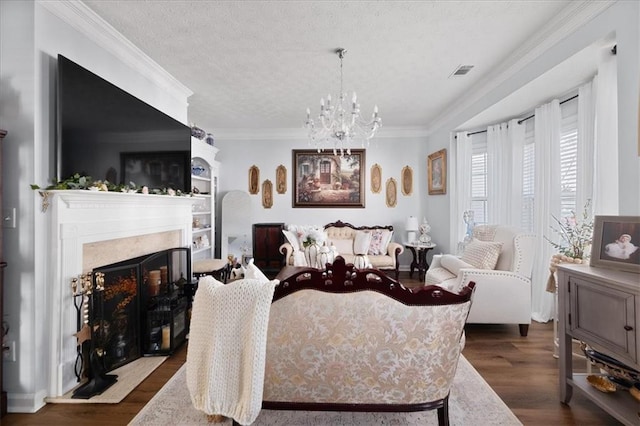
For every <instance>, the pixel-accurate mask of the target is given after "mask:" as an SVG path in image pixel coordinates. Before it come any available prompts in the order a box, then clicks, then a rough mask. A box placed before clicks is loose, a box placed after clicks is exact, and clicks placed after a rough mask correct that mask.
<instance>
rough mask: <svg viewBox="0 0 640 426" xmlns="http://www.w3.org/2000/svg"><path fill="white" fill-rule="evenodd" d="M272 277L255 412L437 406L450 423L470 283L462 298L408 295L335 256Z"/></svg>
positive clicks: (432, 290) (435, 291) (425, 292)
mask: <svg viewBox="0 0 640 426" xmlns="http://www.w3.org/2000/svg"><path fill="white" fill-rule="evenodd" d="M291 270H295V272H294V273H293V275H289V276H287V275H288V274H289V271H291ZM277 278H278V279H280V283H279V284H278V285H277V286H276V289H275V292H274V296H273V302H272V304H271V311H270V316H269V326H268V330H267V348H266V364H265V376H264V387H263V398H262V399H263V403H262V408H266V409H301V410H331V411H418V410H429V409H437V410H438V420H439V424H441V425H442V424H448V398H449V391H450V388H451V384H452V381H453V378H454V376H455V373H456V368H457V365H458V359H459V355H460V352H461V350H462V348H463V346H464V324H465V321H466V319H467V315H468V313H469V308H470V305H471V297H472V294H473V288H474V284H473V283H469V285H468V286H467V287H465V288H464V289H463V290H462V291H461V292H460V293H459V294H454V293H450V292H447V291H446V290H444V289H442V288H440V287H437V286H430V287H423V288H421V289H420V290H414V291H412V290H409V289H408V288H405V287H403V286H402V285H401V284H399V283H398V282H397V281H395V280H393V279H391V278H389V277H387V276H386V275H385V274H384V273H382V272H380V271H378V270H375V269H368V270H367V269H365V270H358V269H355V268H353V265H348V264H345V262H344V259H342V258H341V257H338V258H337V259H336V260H335V262H334V263H333V264H329V265H327V269H326V270H321V269H315V268H286V267H285V268H284V269H283V270H282V271H281V272H280V274H279V275H278V277H277Z"/></svg>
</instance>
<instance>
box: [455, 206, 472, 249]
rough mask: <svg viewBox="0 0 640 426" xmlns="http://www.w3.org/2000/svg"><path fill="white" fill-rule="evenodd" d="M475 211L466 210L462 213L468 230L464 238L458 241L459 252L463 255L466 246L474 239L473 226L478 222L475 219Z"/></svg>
mask: <svg viewBox="0 0 640 426" xmlns="http://www.w3.org/2000/svg"><path fill="white" fill-rule="evenodd" d="M474 216H475V213H474V211H473V210H465V211H464V212H463V213H462V220H463V221H464V223H465V225H466V231H465V234H464V239H463V240H462V241H460V242H459V243H458V250H457V254H459V255H461V254H462V253H464V249H465V247H467V244H469V243H470V242H471V241H472V240H473V228H474V227H475V226H476V222H475V220H474Z"/></svg>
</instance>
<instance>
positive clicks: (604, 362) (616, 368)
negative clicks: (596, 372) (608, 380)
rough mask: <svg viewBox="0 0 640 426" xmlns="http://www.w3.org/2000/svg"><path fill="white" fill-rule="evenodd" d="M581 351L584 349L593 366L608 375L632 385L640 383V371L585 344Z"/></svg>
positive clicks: (581, 346) (582, 344)
mask: <svg viewBox="0 0 640 426" xmlns="http://www.w3.org/2000/svg"><path fill="white" fill-rule="evenodd" d="M580 349H582V352H584V355H585V357H586V358H587V360H588V361H589V362H590V363H591V364H593V365H594V366H596V367H597V368H601V369H602V370H604V371H606V372H607V374H608V375H610V376H612V377H614V378H616V379H622V380H626V381H629V382H631V383H636V382H640V371H637V370H634V369H633V368H631V367H629V366H627V365H625V364H623V363H621V362H620V361H618V360H616V359H614V358H611V357H610V356H608V355H605V354H603V353H600V352H598V351H596V350H594V349H592V348H591V347H590V346H589V345H587V344H586V343H584V342H580Z"/></svg>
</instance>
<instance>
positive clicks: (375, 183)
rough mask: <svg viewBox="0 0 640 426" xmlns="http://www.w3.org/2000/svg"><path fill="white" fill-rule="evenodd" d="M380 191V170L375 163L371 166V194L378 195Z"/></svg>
mask: <svg viewBox="0 0 640 426" xmlns="http://www.w3.org/2000/svg"><path fill="white" fill-rule="evenodd" d="M381 189H382V168H381V167H380V164H378V163H376V164H374V165H373V166H371V192H373V193H374V194H379V193H380V190H381Z"/></svg>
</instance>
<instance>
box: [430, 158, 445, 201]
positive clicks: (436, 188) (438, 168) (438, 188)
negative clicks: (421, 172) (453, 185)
mask: <svg viewBox="0 0 640 426" xmlns="http://www.w3.org/2000/svg"><path fill="white" fill-rule="evenodd" d="M427 177H428V180H429V182H428V183H429V195H438V194H446V193H447V150H446V149H441V150H440V151H438V152H434V153H433V154H431V155H429V159H428V160H427Z"/></svg>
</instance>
